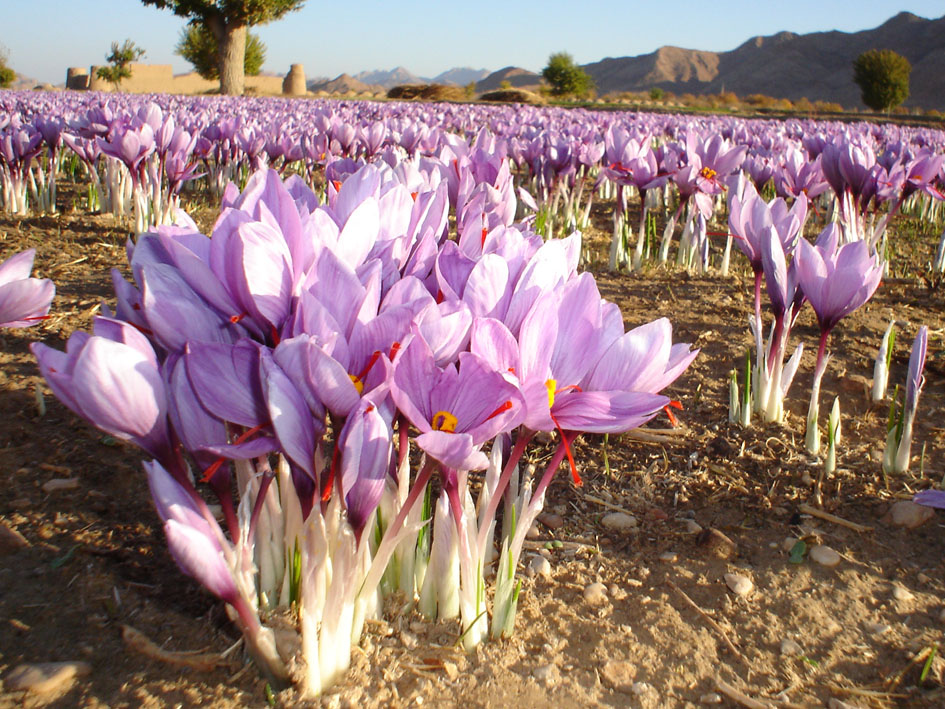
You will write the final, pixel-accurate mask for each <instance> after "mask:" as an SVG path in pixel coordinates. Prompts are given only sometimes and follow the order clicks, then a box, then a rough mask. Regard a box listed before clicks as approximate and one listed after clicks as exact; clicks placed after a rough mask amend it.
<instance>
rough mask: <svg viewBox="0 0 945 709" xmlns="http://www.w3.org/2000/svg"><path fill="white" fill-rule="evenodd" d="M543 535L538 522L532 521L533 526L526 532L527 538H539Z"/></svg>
mask: <svg viewBox="0 0 945 709" xmlns="http://www.w3.org/2000/svg"><path fill="white" fill-rule="evenodd" d="M540 536H541V530H540V529H538V525H537V524H536V523H534V522H533V523H532V526H531V527H529V528H528V531H527V532H525V538H526V539H538V538H539V537H540Z"/></svg>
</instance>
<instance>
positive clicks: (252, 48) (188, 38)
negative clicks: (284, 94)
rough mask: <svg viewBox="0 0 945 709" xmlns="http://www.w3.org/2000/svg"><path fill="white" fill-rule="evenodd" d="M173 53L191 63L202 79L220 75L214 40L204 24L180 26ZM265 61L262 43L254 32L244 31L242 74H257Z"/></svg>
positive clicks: (215, 77)
mask: <svg viewBox="0 0 945 709" xmlns="http://www.w3.org/2000/svg"><path fill="white" fill-rule="evenodd" d="M174 53H175V54H176V55H178V56H180V57H183V58H184V59H186V60H187V61H188V62H190V63H191V64H193V65H194V70H195V71H196V72H197V73H198V74H200V76H202V77H203V78H204V79H208V80H211V81H212V80H214V79H219V78H220V67H219V64H218V61H217V57H218V56H219V51H218V49H217V40H216V37H214V36H213V33H212V32H211V31H210V30H208V29H207V28H206V27H205V26H204V25H201V24H199V23H193V22H192V23H190V24H188V25H187V26H186V27H185V28H184V29H183V30H181V33H180V40H179V41H178V42H177V46H176V47H175V48H174ZM265 61H266V45H265V44H263V43H262V40H261V39H259V37H258V36H257V35H255V34H253V33H252V32H247V33H246V53H245V55H244V57H243V73H244V74H245V75H246V76H258V75H259V72H260V71H261V70H262V66H263V62H265Z"/></svg>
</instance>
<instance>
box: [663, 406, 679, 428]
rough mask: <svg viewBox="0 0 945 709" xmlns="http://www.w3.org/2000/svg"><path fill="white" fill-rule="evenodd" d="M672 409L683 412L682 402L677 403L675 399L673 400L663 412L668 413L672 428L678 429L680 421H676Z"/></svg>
mask: <svg viewBox="0 0 945 709" xmlns="http://www.w3.org/2000/svg"><path fill="white" fill-rule="evenodd" d="M671 409H679V410H680V411H682V402H681V401H676V400H675V399H673V400H672V401H670V402H669V403H668V404H666V406H664V407H663V411H665V412H666V416H667V417H668V418H669V425H670V426H672V427H673V428H676V425H677V424H678V423H679V421H677V420H676V417H675V416H674V415H673V412H672V410H671Z"/></svg>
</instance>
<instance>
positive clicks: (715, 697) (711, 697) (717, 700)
mask: <svg viewBox="0 0 945 709" xmlns="http://www.w3.org/2000/svg"><path fill="white" fill-rule="evenodd" d="M699 703H700V704H721V703H722V695H721V694H719V693H718V692H709V693H708V694H703V695H702V696H701V697H699Z"/></svg>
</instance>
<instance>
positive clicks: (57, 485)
mask: <svg viewBox="0 0 945 709" xmlns="http://www.w3.org/2000/svg"><path fill="white" fill-rule="evenodd" d="M77 487H79V480H78V478H54V479H52V480H47V481H46V482H44V483H43V492H60V491H62V490H75V489H76V488H77Z"/></svg>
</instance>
